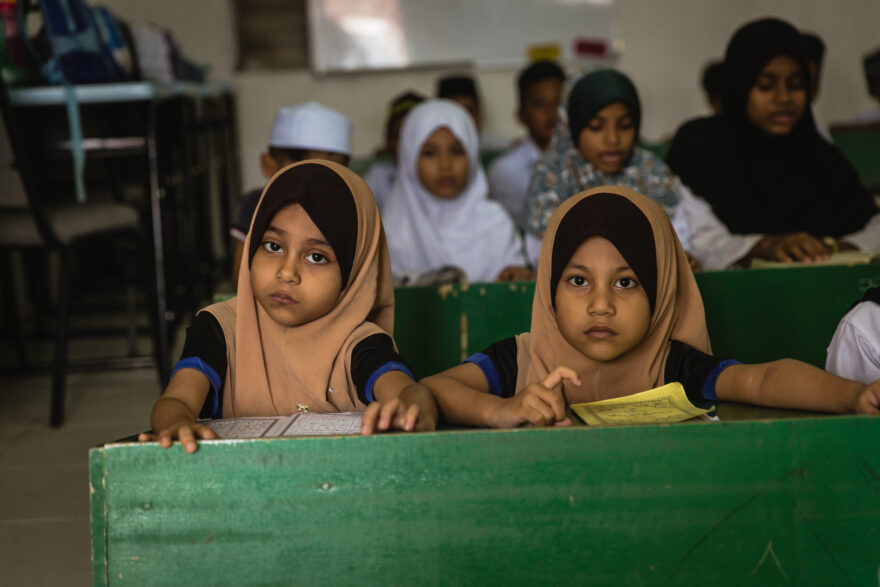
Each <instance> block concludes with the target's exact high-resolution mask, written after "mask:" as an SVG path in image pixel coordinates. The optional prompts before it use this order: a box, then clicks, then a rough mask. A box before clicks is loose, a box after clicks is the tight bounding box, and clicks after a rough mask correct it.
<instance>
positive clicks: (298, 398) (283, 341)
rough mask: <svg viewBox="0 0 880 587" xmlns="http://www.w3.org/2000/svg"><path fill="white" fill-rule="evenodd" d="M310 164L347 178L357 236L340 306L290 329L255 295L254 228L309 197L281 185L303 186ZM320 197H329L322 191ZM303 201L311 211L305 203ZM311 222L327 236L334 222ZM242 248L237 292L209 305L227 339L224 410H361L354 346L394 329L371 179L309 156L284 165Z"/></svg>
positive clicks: (239, 413)
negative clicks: (354, 377) (353, 368)
mask: <svg viewBox="0 0 880 587" xmlns="http://www.w3.org/2000/svg"><path fill="white" fill-rule="evenodd" d="M308 166H323V167H326V168H328V169H329V170H331V171H332V172H333V173H334V174H335V175H336V176H338V177H339V178H341V179H342V181H343V182H344V183H345V185H346V186H347V188H348V192H349V194H350V197H351V198H352V199H353V200H354V204H355V209H356V212H357V214H356V216H357V223H356V224H357V225H356V230H357V236H356V239H355V249H354V256H353V258H351V269H350V272H349V275H348V280H347V282H346V283H345V285H344V287H343V290H342V292H341V293H340V295H339V300H338V301H337V303H336V306H335V307H334V308H333V309H332V310H331V311H330V312H329V313H328V314H326V315H324V316H322V317H320V318H318V319H316V320H313V321H311V322H308V323H306V324H303V325H301V326H296V327H292V328H288V327H284V326H281V325H279V324H278V323H276V322H275V321H274V320H272V319H271V318H270V317H269V315H268V314H266V312H265V310H264V309H263V308H262V306H260V305H259V303H257V301H256V299H255V298H254V294H253V290H252V289H251V274H250V258H251V256H252V255H249V251H251V249H252V247H251V241H252V239H260V238H262V234H257V235H255V234H254V230H255V229H254V227H258V228H257V230H259V227H261V226H262V227H263V230H265V226H266V225H267V224H268V222H269V220H271V216H274V214H275V213H276V212H277V211H278V210H279V209H281V208H283V207H284V206H285V205H287V203H293V202H297V199H298V198H301V197H303V194H298V193H291V192H295V191H296V189H295V188H294V189H287V188H285V189H283V190H279V189H278V187H279V186H281V185H284V186H287V185H291V186H296V185H303V184H297V183H296V180H297V175H303V174H304V173H303V172H309V171H310V170H309V168H308ZM314 171H315V169H314V168H311V172H314ZM319 171H320V170H319ZM324 175H326V174H324ZM276 182H278V185H276V186H275V189H272V186H273V184H275V183H276ZM337 185H338V182H337ZM316 188H317V189H318V190H319V191H320V188H321V186H320V185H318V186H315V185H314V184H311V188H310V189H313V190H315V189H316ZM318 195H319V196H321V197H323V192H322V193H321V194H318ZM312 197H314V194H313V195H312ZM342 197H344V195H343V196H342ZM323 205H326V203H325V204H323ZM330 205H332V202H331V203H330ZM303 207H304V208H306V212H309V210H308V207H307V206H306V205H304V206H303ZM270 215H271V216H270ZM309 215H310V216H312V214H311V213H309ZM312 220H313V221H314V222H315V224H317V225H318V228H319V229H321V231H322V232H323V233H324V234H325V236H328V228H327V227H324V226H321V223H320V222H319V221H318V220H317V219H316V218H314V217H313V218H312ZM352 228H354V227H352ZM328 238H329V237H328ZM331 245H332V239H331ZM244 251H245V254H244V255H243V256H242V263H241V271H240V274H239V280H238V296H237V297H236V298H232V299H231V300H229V301H227V302H223V303H220V304H214V305H212V306H209V307H208V308H205V310H204V311H207V312H210V313H211V314H213V315H214V316H215V317H216V318H217V320H218V321H219V322H220V325H221V327H222V328H223V334H224V335H225V337H226V345H227V358H228V368H227V372H226V384H225V390H224V393H223V416H224V417H225V418H232V417H243V416H268V415H276V414H277V415H288V414H292V413H294V412H297V411H298V410H302V409H303V407H306V408H308V410H309V411H312V412H344V411H361V410H363V409H364V408H365V406H364V404H363V403H361V402H360V400H359V399H358V397H357V392H356V389H355V385H354V383H353V382H352V379H351V352H352V350H353V349H354V347H355V345H357V343H358V342H360V341H361V340H363V339H364V338H366V337H368V336H370V335H373V334H377V333H387V334H389V335H390V334H391V333H392V332H393V327H394V289H393V285H392V282H391V265H390V263H389V259H388V246H387V245H386V243H385V233H384V231H383V229H382V221H381V219H380V217H379V211H378V209H377V207H376V201H375V200H374V199H373V195H372V193H371V192H370V189H369V188H368V187H367V184H366V183H364V181H363V180H362V179H361V178H360V177H358V176H357V175H356V174H355V173H354V172H352V171H351V170H349V169H347V168H345V167H343V166H341V165H337V164H336V163H331V162H329V161H317V160H311V161H303V162H300V163H296V164H294V165H290V166H288V167H285V168H284V169H282V170H281V171H279V172H278V173H276V174H275V176H273V177H272V179H271V180H269V183H268V184H267V185H266V187H265V189H264V190H263V194H262V196H261V197H260V202H259V204H258V205H257V210H256V212H255V213H254V219H253V221H252V222H251V230H250V231H249V232H248V236H247V240H246V241H245V244H244ZM334 252H336V251H334ZM337 256H339V253H338V252H337Z"/></svg>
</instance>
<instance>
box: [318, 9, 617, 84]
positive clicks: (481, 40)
mask: <svg viewBox="0 0 880 587" xmlns="http://www.w3.org/2000/svg"><path fill="white" fill-rule="evenodd" d="M612 8H613V0H308V13H309V14H308V16H309V40H310V49H311V62H312V69H313V70H314V71H315V72H318V73H328V72H333V71H363V70H378V69H400V68H407V67H421V66H431V65H449V64H460V63H468V64H477V65H482V66H517V65H520V64H523V63H525V62H526V61H528V58H529V50H530V48H532V47H534V46H545V45H556V46H558V48H559V59H560V60H562V61H567V60H569V59H571V58H572V57H573V56H574V55H575V50H574V45H575V43H576V42H577V41H578V40H581V39H587V40H599V41H604V42H605V43H606V44H607V46H608V47H610V46H611V41H612V35H611V13H612Z"/></svg>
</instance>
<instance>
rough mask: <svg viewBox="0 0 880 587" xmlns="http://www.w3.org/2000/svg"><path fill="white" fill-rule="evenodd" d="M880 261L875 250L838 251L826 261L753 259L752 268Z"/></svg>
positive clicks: (878, 254)
mask: <svg viewBox="0 0 880 587" xmlns="http://www.w3.org/2000/svg"><path fill="white" fill-rule="evenodd" d="M869 263H880V253H877V252H873V251H838V252H836V253H831V254H830V255H828V258H827V259H825V260H824V261H814V262H809V263H805V262H800V263H797V262H795V263H783V262H782V261H770V260H769V259H752V262H751V264H750V265H749V268H750V269H771V268H772V269H776V268H781V267H802V266H815V265H867V264H869Z"/></svg>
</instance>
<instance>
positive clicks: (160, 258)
mask: <svg viewBox="0 0 880 587" xmlns="http://www.w3.org/2000/svg"><path fill="white" fill-rule="evenodd" d="M74 95H75V97H76V101H77V103H78V104H79V105H80V106H81V107H82V106H89V105H117V104H126V103H131V104H135V105H141V106H143V115H144V118H145V124H144V126H143V136H127V137H121V138H113V137H111V138H103V137H90V138H85V139H84V141H83V146H84V148H85V150H86V153H87V154H88V153H90V152H101V153H105V154H106V153H110V152H113V151H117V152H122V153H121V154H122V155H123V156H125V155H127V154H131V153H135V154H137V153H142V154H144V155H145V157H146V161H147V168H148V172H147V177H148V195H149V216H150V218H149V221H150V234H151V240H152V251H153V259H154V264H155V280H156V291H157V297H156V300H155V303H156V304H157V310H158V316H160V317H164V318H165V319H161V318H160V320H159V324H158V328H159V340H160V341H163V342H162V343H160V348H159V349H158V350H157V358H158V361H159V370H160V377H161V378H162V379H163V380H166V379H167V376H168V375H169V374H170V358H169V357H168V348H169V346H170V342H169V321H172V320H174V319H175V318H179V316H176V315H175V312H174V310H175V309H177V308H170V307H169V295H171V294H172V293H174V292H175V291H176V290H180V289H184V292H185V294H186V295H190V296H192V295H194V294H193V293H190V292H195V291H197V285H198V284H197V282H196V280H197V276H198V275H199V271H198V268H197V267H194V266H193V264H194V263H193V262H191V259H192V258H193V257H192V256H191V255H190V254H189V253H188V252H187V250H183V251H182V252H180V251H176V250H171V251H169V250H167V247H166V245H165V244H164V239H165V238H167V237H168V235H167V234H163V213H162V211H163V208H162V201H163V199H164V198H165V197H166V195H167V191H168V190H169V189H170V188H169V186H168V185H166V184H165V183H164V182H163V178H162V177H160V175H161V173H162V172H161V170H160V167H161V166H162V161H161V155H162V152H161V151H162V149H165V148H169V149H170V148H171V145H170V144H169V143H171V142H176V140H173V141H168V140H166V143H165V144H160V141H159V139H158V137H157V135H158V133H159V132H160V129H158V128H157V119H158V114H157V113H158V109H159V106H160V105H161V104H162V103H163V102H165V101H168V100H171V99H178V98H181V99H186V100H188V101H190V102H192V103H194V108H195V109H196V111H197V114H198V113H200V112H201V108H202V107H203V106H202V104H203V102H204V101H206V100H208V99H212V98H218V97H220V98H223V97H225V96H229V95H231V89H230V88H229V86H227V85H225V84H197V83H191V82H176V83H173V84H170V85H159V84H155V83H152V82H121V83H112V84H90V85H80V86H74ZM9 98H10V103H11V104H12V106H13V107H16V108H29V109H30V108H47V107H54V108H60V107H62V106H63V105H64V104H65V91H64V88H63V87H62V86H39V87H24V88H15V89H11V90H10V92H9ZM230 124H231V122H230ZM185 131H186V129H184V128H179V129H174V132H177V133H180V134H178V137H180V138H181V139H183V140H181V142H182V143H186V142H187V141H186V140H185V139H186V138H187V137H183V136H181V135H182V134H183V133H185ZM232 132H234V130H233V131H232ZM60 147H61V148H67V149H69V148H70V143H69V141H68V142H66V143H63V144H61V145H60ZM174 148H180V145H174ZM217 151H218V152H219V154H213V155H212V158H213V159H216V158H217V157H220V158H224V159H226V161H225V163H224V164H218V163H217V162H216V161H214V160H213V159H209V160H208V163H207V165H210V166H211V167H212V169H216V168H222V169H223V170H224V171H225V170H226V169H233V168H235V167H237V165H234V164H232V163H233V162H232V158H233V157H234V146H230V145H229V144H228V143H224V144H223V145H222V146H220V147H219V148H218V149H217ZM211 153H214V152H213V151H211ZM190 155H191V154H187V155H185V157H186V156H190ZM186 165H189V166H190V167H193V165H194V164H193V163H192V161H188V162H187V163H186ZM184 173H185V174H188V173H189V170H186V171H185V172H184ZM227 173H228V172H227ZM232 173H234V171H232ZM231 182H232V183H234V182H235V179H232V180H231ZM178 183H179V184H182V182H178ZM178 187H179V188H180V186H178ZM186 187H187V186H185V185H184V186H183V188H180V189H182V191H184V192H185V191H187V190H186V189H185V188H186ZM225 187H226V190H224V191H226V192H228V194H231V193H232V192H233V191H237V186H229V185H227V186H225ZM186 195H187V194H184V196H186ZM230 199H231V196H227V197H226V200H227V201H226V202H225V203H224V204H223V205H220V206H219V208H221V209H223V210H226V211H227V212H226V215H225V216H222V215H221V218H223V219H226V220H228V207H229V201H230ZM187 206H190V207H191V206H192V204H187ZM187 209H190V208H187ZM221 212H222V210H221ZM169 216H173V215H167V214H166V221H167V220H172V218H170V217H169ZM190 220H192V221H193V222H194V223H195V226H194V227H193V228H191V229H185V230H182V231H181V234H183V235H184V236H183V243H184V246H183V247H181V248H183V249H187V248H191V249H193V250H194V249H196V247H195V246H194V244H193V242H192V232H193V230H195V229H196V226H198V225H199V224H200V223H202V222H204V218H201V217H198V216H196V217H193V218H190ZM227 224H228V222H227ZM218 239H219V237H217V236H216V235H213V246H214V249H215V250H216V248H217V246H218V245H217V241H218ZM169 254H170V255H171V256H172V257H171V258H175V256H177V255H178V254H181V256H182V257H183V259H185V260H186V261H187V267H186V269H185V270H184V271H183V275H184V276H185V279H186V282H185V285H184V286H183V288H181V285H180V284H177V283H171V284H169V283H168V275H167V264H166V256H167V255H169ZM189 305H193V306H195V305H196V300H193V299H190V300H189ZM191 309H194V308H191ZM178 313H179V312H178Z"/></svg>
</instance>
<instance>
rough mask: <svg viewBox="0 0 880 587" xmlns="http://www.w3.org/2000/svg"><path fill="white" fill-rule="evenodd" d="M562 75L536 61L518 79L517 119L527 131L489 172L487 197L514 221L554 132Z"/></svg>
mask: <svg viewBox="0 0 880 587" xmlns="http://www.w3.org/2000/svg"><path fill="white" fill-rule="evenodd" d="M564 81H565V73H564V72H563V71H562V68H560V67H559V65H557V64H556V63H555V62H553V61H535V62H534V63H532V64H531V65H529V66H528V67H526V68H525V69H524V70H523V71H522V72H521V73H520V75H519V78H518V80H517V85H518V87H519V109H518V110H517V113H516V114H517V118H518V119H519V121H520V122H521V123H522V124H523V125H525V127H526V128H527V129H528V131H529V136H528V137H526V138H524V139H521V140H520V141H519V142H517V143H516V144H515V145H514V146H513V147H511V148H510V149H509V150H508V151H507V152H506V153H504V154H503V155H501V156H500V157H499V158H498V159H496V160H495V162H494V163H493V164H492V166H491V167H490V168H489V195H490V197H491V198H492V199H494V200H497V201H498V202H500V203H501V205H503V206H504V207H505V209H507V211H508V213H509V214H510V215H511V217H512V218H513V219H514V220H516V219H517V218H518V217H519V214H520V212H521V211H522V207H523V205H524V204H525V200H526V193H527V191H528V187H529V179H530V178H531V176H532V168H533V167H534V166H535V163H537V162H538V161H539V160H540V159H541V154H542V153H543V152H544V149H546V148H547V145H549V144H550V138H551V137H552V136H553V129H554V128H556V117H557V112H558V107H559V100H560V97H561V95H562V84H563V82H564Z"/></svg>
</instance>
